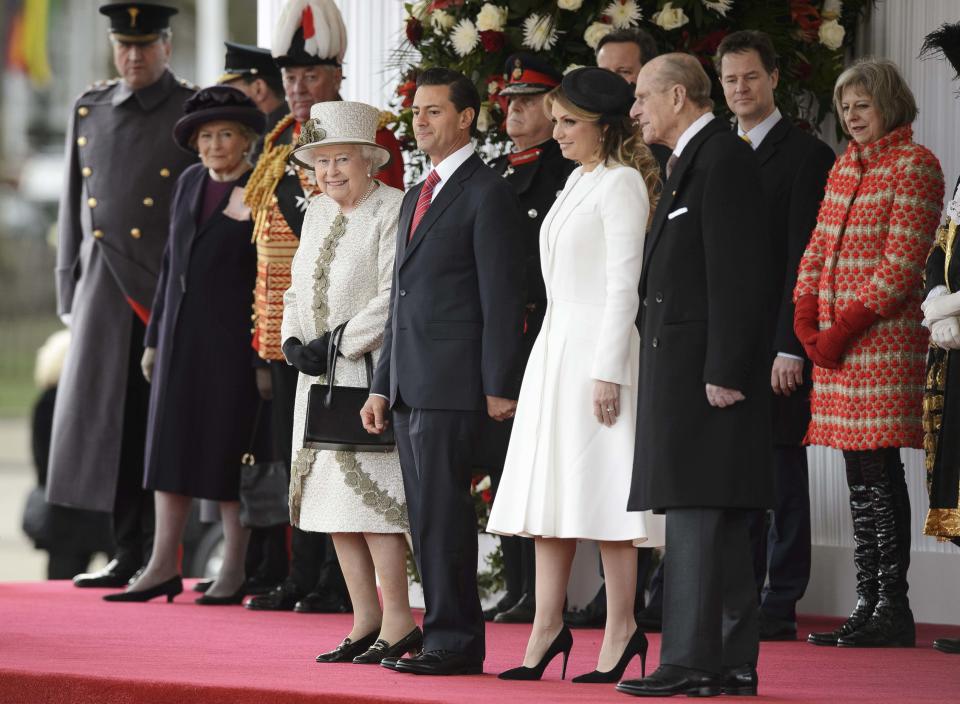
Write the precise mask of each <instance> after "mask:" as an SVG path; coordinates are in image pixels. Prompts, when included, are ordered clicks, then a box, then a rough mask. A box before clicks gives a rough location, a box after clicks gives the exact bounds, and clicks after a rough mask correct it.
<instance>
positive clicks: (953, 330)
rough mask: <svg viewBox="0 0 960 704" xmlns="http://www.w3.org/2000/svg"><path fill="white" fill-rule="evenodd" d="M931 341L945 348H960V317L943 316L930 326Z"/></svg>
mask: <svg viewBox="0 0 960 704" xmlns="http://www.w3.org/2000/svg"><path fill="white" fill-rule="evenodd" d="M930 341H931V342H932V343H933V344H935V345H936V346H937V347H939V348H941V349H945V350H957V349H960V319H957V318H943V319H942V320H937V321H936V322H934V323H933V324H932V325H931V326H930Z"/></svg>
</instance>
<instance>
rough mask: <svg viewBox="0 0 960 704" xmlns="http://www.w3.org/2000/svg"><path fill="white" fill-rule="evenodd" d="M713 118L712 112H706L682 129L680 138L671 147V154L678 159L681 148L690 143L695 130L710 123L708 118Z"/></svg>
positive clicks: (694, 135) (695, 133)
mask: <svg viewBox="0 0 960 704" xmlns="http://www.w3.org/2000/svg"><path fill="white" fill-rule="evenodd" d="M713 118H714V114H713V113H712V112H707V113H704V114H703V115H701V116H700V117H698V118H697V119H696V120H694V121H693V123H692V124H691V125H690V126H689V127H688V128H687V129H685V130H684V131H683V134H681V135H680V139H678V140H677V146H675V147H674V148H673V155H674V156H675V157H677V158H678V159H679V158H680V154H681V153H682V152H683V148H684V147H686V146H687V145H688V144H689V143H690V140H691V139H693V138H694V137H696V136H697V132H699V131H700V130H702V129H703V128H704V127H706V126H707V125H708V124H710V120H712V119H713Z"/></svg>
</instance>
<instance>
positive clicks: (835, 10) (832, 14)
mask: <svg viewBox="0 0 960 704" xmlns="http://www.w3.org/2000/svg"><path fill="white" fill-rule="evenodd" d="M841 12H843V3H842V2H841V0H826V2H824V3H823V9H822V10H820V16H821V17H823V18H824V19H828V20H835V19H837V18H838V17H839V16H840V13H841Z"/></svg>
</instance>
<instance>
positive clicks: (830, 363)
mask: <svg viewBox="0 0 960 704" xmlns="http://www.w3.org/2000/svg"><path fill="white" fill-rule="evenodd" d="M879 317H880V316H879V315H877V314H876V313H874V312H873V311H872V310H870V309H869V308H867V307H866V306H864V305H863V304H862V303H861V302H860V301H853V302H852V303H850V304H849V305H847V307H846V308H844V309H843V310H842V311H840V312H839V313H838V314H837V317H836V320H834V321H833V327H831V328H830V329H828V330H824V331H823V332H821V333H820V334H819V336H817V343H816V344H817V349H816V353H817V356H818V357H819V358H820V359H819V360H818V359H816V358H813V357H811V358H812V359H813V361H814V362H815V363H816V364H819V365H820V366H821V367H826V368H827V369H837V368H838V367H839V366H840V359H841V358H842V357H843V355H844V354H845V353H846V351H847V349H848V348H849V347H850V343H851V342H852V341H853V339H854V338H855V337H857V336H858V335H860V333H862V332H863V331H864V330H866V329H867V328H869V327H870V326H871V325H873V324H874V323H875V322H876V321H877V320H878V319H879Z"/></svg>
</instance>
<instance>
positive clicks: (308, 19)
mask: <svg viewBox="0 0 960 704" xmlns="http://www.w3.org/2000/svg"><path fill="white" fill-rule="evenodd" d="M302 22H303V38H304V39H310V38H311V37H312V36H313V35H314V34H316V33H317V31H316V30H315V29H314V28H313V10H311V9H310V6H309V5H307V7H306V9H305V10H304V11H303V21H302Z"/></svg>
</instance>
